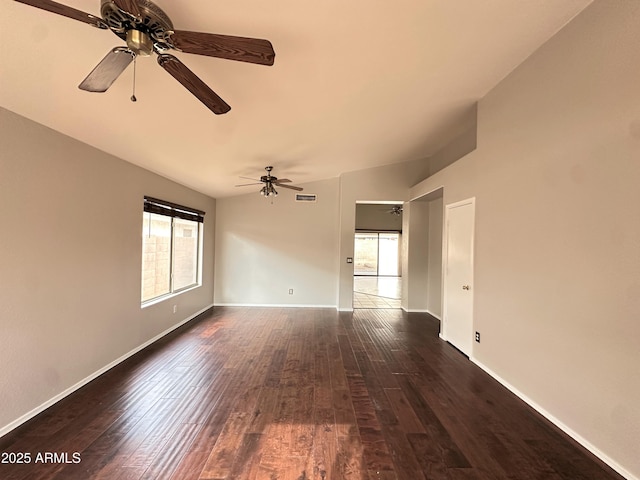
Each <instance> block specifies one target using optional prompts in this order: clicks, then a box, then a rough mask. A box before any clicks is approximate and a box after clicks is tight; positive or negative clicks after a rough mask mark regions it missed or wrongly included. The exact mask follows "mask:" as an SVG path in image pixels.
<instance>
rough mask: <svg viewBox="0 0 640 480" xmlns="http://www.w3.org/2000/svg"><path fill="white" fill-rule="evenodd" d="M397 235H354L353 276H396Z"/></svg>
mask: <svg viewBox="0 0 640 480" xmlns="http://www.w3.org/2000/svg"><path fill="white" fill-rule="evenodd" d="M399 248H400V234H399V233H395V232H394V233H378V232H371V233H356V236H355V248H354V259H353V261H354V269H353V273H354V275H371V276H394V277H395V276H398V275H399V273H400V269H399V266H400V264H399V257H400V255H399Z"/></svg>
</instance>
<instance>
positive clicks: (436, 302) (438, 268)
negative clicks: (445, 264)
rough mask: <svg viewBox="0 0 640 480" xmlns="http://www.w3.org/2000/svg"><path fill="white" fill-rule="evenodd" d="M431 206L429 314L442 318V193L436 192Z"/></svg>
mask: <svg viewBox="0 0 640 480" xmlns="http://www.w3.org/2000/svg"><path fill="white" fill-rule="evenodd" d="M428 205H429V234H428V236H429V243H428V244H427V250H428V257H429V259H428V262H429V265H428V267H427V276H428V279H427V312H429V313H430V314H431V315H433V316H435V317H436V318H439V319H441V318H442V234H443V231H442V226H443V221H444V218H443V217H444V206H443V205H442V192H441V191H440V190H439V191H437V192H436V195H435V198H433V199H430V200H428Z"/></svg>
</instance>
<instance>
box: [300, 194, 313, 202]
mask: <svg viewBox="0 0 640 480" xmlns="http://www.w3.org/2000/svg"><path fill="white" fill-rule="evenodd" d="M316 200H317V195H316V194H315V193H296V202H315V201H316Z"/></svg>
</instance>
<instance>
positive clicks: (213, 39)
mask: <svg viewBox="0 0 640 480" xmlns="http://www.w3.org/2000/svg"><path fill="white" fill-rule="evenodd" d="M171 40H172V41H173V45H174V46H175V47H176V48H177V49H178V50H180V51H183V52H185V53H195V54H196V55H207V56H209V57H218V58H225V59H227V60H237V61H239V62H249V63H257V64H259V65H273V62H274V60H275V57H276V52H274V51H273V46H272V45H271V42H270V41H269V40H262V39H259V38H245V37H233V36H229V35H217V34H214V33H199V32H188V31H185V30H176V31H175V32H174V33H173V34H172V35H171Z"/></svg>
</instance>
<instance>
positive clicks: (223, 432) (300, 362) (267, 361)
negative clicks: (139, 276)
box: [0, 308, 622, 480]
mask: <svg viewBox="0 0 640 480" xmlns="http://www.w3.org/2000/svg"><path fill="white" fill-rule="evenodd" d="M438 330H439V322H438V321H437V320H436V319H434V318H433V317H430V316H429V315H427V314H406V313H403V312H402V311H399V310H356V311H355V312H354V313H338V312H336V311H334V310H329V309H297V308H291V309H283V308H220V309H218V308H216V309H215V310H214V311H213V313H211V314H209V315H206V316H204V318H201V319H198V320H197V321H193V322H190V323H189V324H187V325H185V326H183V327H181V328H180V329H178V330H177V331H176V332H174V333H172V334H171V335H169V336H167V337H165V338H163V339H162V340H160V341H159V342H156V343H155V344H153V345H152V346H150V347H149V348H147V349H145V350H144V351H142V352H140V353H139V354H137V355H135V356H134V357H132V358H130V359H128V360H127V361H125V362H123V363H122V364H120V365H118V366H117V367H115V368H113V369H112V370H110V371H109V372H107V373H106V374H104V375H103V376H101V377H100V378H98V379H96V380H94V381H93V382H91V383H90V384H88V385H87V386H85V387H84V388H82V389H81V390H79V391H78V392H76V393H74V394H72V395H71V396H69V397H67V398H66V399H64V400H62V401H61V402H59V403H58V404H56V405H54V406H53V407H51V408H50V409H48V410H47V411H45V412H43V413H42V414H40V415H39V416H38V417H36V418H34V419H32V420H31V421H29V422H27V423H26V424H24V425H22V426H21V427H19V428H18V429H16V430H14V431H13V432H11V433H9V434H8V435H6V436H5V437H3V438H0V454H2V455H3V456H4V458H5V459H9V457H10V455H13V454H25V453H28V454H29V455H30V457H31V460H30V463H27V464H8V463H0V478H2V479H3V480H23V479H24V480H26V479H29V480H37V479H40V480H44V479H64V480H73V479H79V480H87V479H114V480H115V479H117V480H141V479H162V480H168V479H175V480H222V479H233V480H244V479H247V480H248V479H265V480H310V479H318V480H343V479H344V480H350V479H354V480H373V479H376V480H390V479H395V480H423V479H424V480H426V479H429V480H440V479H447V480H449V479H450V480H462V479H464V480H471V479H473V480H501V479H510V480H518V479H522V480H533V479H548V480H560V479H571V480H588V479H593V480H606V479H621V478H622V477H620V476H619V475H617V474H616V473H615V472H613V471H612V470H611V469H610V468H608V467H607V466H605V465H604V464H602V463H601V462H600V461H599V460H597V459H596V458H595V457H593V456H592V455H591V454H589V453H588V452H586V451H585V450H584V449H583V448H582V447H580V446H579V445H577V444H576V443H575V442H574V441H572V440H571V439H570V438H568V437H567V436H566V435H564V434H563V433H562V432H560V431H559V430H558V429H557V428H555V427H554V426H553V425H551V424H550V423H549V422H547V421H546V420H545V419H543V418H542V417H541V416H540V415H538V414H537V413H535V412H534V411H533V410H531V409H530V408H529V407H528V406H526V405H525V404H524V403H523V402H521V401H520V400H519V399H517V398H516V397H515V396H513V395H512V394H511V393H509V392H508V391H507V390H506V389H504V388H503V387H502V386H500V385H499V384H498V383H497V382H495V381H494V380H493V379H492V378H490V377H489V376H488V375H487V374H485V373H484V372H483V371H481V370H480V369H479V368H478V367H477V366H475V365H474V364H472V363H471V362H470V361H469V360H468V359H466V358H465V357H464V356H463V355H461V354H460V353H459V352H458V351H457V350H455V349H454V348H453V347H451V346H450V345H448V344H447V343H445V342H443V341H441V340H440V339H439V338H438ZM45 453H49V454H50V456H49V461H45V460H46V458H45V455H44V454H45ZM38 454H40V457H38ZM74 454H75V456H74ZM53 455H55V456H53ZM13 458H14V459H15V455H14V456H13ZM38 458H39V459H40V461H36V460H37V459H38ZM74 462H75V463H74Z"/></svg>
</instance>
